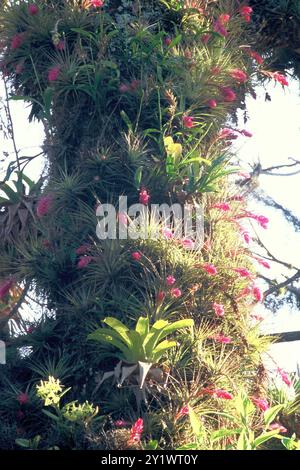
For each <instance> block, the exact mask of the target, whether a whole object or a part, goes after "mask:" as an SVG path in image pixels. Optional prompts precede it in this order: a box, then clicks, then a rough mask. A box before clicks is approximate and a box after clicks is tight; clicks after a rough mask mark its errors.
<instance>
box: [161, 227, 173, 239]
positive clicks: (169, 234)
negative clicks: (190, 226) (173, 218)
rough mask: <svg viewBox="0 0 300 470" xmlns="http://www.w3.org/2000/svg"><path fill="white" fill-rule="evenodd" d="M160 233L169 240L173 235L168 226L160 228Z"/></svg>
mask: <svg viewBox="0 0 300 470" xmlns="http://www.w3.org/2000/svg"><path fill="white" fill-rule="evenodd" d="M162 235H163V237H164V238H166V239H167V240H171V239H172V238H173V237H174V234H173V232H172V230H171V229H170V228H168V227H165V228H163V229H162Z"/></svg>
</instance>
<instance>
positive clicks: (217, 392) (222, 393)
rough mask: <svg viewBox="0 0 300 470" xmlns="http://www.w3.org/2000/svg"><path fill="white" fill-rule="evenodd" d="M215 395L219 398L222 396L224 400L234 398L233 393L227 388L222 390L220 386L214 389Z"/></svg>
mask: <svg viewBox="0 0 300 470" xmlns="http://www.w3.org/2000/svg"><path fill="white" fill-rule="evenodd" d="M214 395H215V396H216V397H217V398H222V399H223V400H232V399H233V395H232V393H229V392H227V391H226V390H222V389H219V388H217V389H216V390H215V391H214Z"/></svg>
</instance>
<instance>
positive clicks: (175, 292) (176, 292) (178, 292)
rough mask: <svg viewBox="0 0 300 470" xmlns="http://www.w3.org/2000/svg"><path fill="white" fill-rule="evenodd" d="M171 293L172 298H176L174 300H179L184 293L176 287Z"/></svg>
mask: <svg viewBox="0 0 300 470" xmlns="http://www.w3.org/2000/svg"><path fill="white" fill-rule="evenodd" d="M170 293H171V297H174V299H178V298H179V297H181V296H182V292H181V290H180V289H178V287H174V289H171V291H170Z"/></svg>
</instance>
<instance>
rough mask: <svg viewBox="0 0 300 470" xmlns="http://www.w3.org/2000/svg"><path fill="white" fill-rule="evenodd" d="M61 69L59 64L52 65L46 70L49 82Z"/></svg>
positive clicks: (54, 79) (56, 76) (53, 79)
mask: <svg viewBox="0 0 300 470" xmlns="http://www.w3.org/2000/svg"><path fill="white" fill-rule="evenodd" d="M60 71H61V66H60V65H55V66H54V67H51V69H49V71H48V80H49V82H55V81H56V80H57V79H58V77H59V74H60Z"/></svg>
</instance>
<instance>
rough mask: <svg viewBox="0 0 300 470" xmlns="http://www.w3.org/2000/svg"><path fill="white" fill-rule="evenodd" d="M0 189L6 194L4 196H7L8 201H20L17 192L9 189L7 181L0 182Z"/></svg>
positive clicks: (15, 202)
mask: <svg viewBox="0 0 300 470" xmlns="http://www.w3.org/2000/svg"><path fill="white" fill-rule="evenodd" d="M0 190H1V191H3V192H4V193H5V194H6V196H7V197H8V198H9V202H11V203H13V204H17V203H18V202H19V201H20V198H19V195H18V193H16V192H15V191H14V190H13V189H11V187H10V186H9V185H8V184H7V183H5V184H1V186H0Z"/></svg>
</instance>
